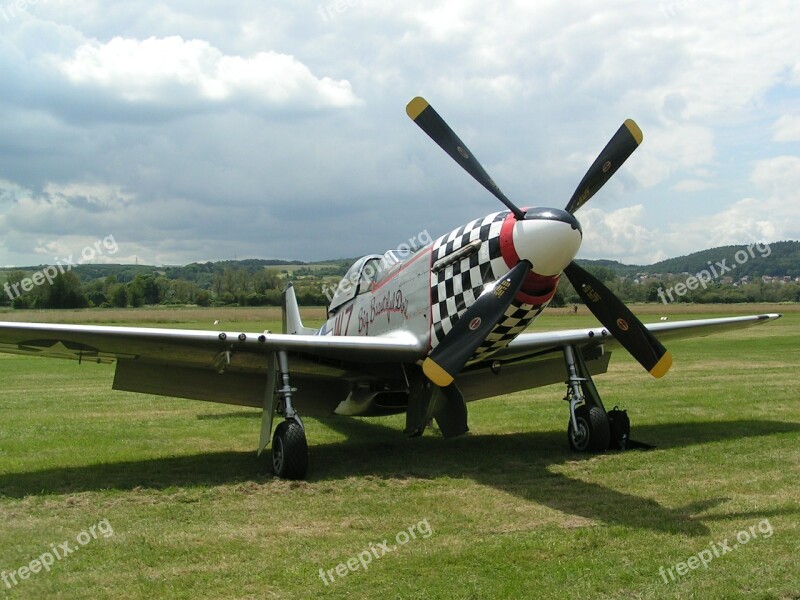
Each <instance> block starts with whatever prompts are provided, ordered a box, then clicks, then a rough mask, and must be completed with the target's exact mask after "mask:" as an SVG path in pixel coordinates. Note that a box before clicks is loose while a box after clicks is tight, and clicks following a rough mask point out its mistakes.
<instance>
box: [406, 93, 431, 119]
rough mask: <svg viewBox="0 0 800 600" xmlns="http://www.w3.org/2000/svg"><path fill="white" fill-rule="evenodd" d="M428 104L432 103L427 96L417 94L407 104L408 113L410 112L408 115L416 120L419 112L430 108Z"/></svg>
mask: <svg viewBox="0 0 800 600" xmlns="http://www.w3.org/2000/svg"><path fill="white" fill-rule="evenodd" d="M428 106H430V105H429V104H428V101H427V100H425V98H423V97H421V96H417V97H416V98H414V99H413V100H412V101H411V102H409V103H408V104H406V113H408V116H409V117H411V119H412V120H413V121H416V120H417V117H418V116H419V114H420V113H421V112H422V111H423V110H425V109H426V108H428Z"/></svg>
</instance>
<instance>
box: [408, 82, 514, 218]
mask: <svg viewBox="0 0 800 600" xmlns="http://www.w3.org/2000/svg"><path fill="white" fill-rule="evenodd" d="M406 112H407V113H408V116H409V117H411V120H412V121H414V122H415V123H416V124H417V125H419V127H420V129H422V131H424V132H425V133H427V134H428V135H429V136H430V138H431V139H432V140H433V141H434V142H436V143H437V144H438V145H439V147H440V148H441V149H442V150H444V151H445V152H447V154H449V155H450V157H451V158H452V159H453V160H454V161H456V162H457V163H458V164H459V165H461V167H462V168H463V169H464V170H465V171H466V172H467V173H469V174H470V175H472V176H473V177H474V178H475V180H476V181H477V182H478V183H480V184H481V185H482V186H483V187H485V188H486V189H487V190H489V191H490V192H491V193H492V194H494V196H495V197H496V198H497V199H498V200H500V202H502V203H503V204H505V205H506V206H507V207H508V208H509V210H510V211H511V212H512V213H514V216H515V217H517V218H518V219H523V218H524V217H525V213H524V212H522V210H521V209H520V208H519V207H518V206H517V205H516V204H514V203H513V202H511V200H509V199H508V198H506V196H505V194H504V193H503V192H501V191H500V188H499V187H497V184H496V183H495V182H494V181H492V178H491V177H489V174H488V173H487V172H486V171H485V170H484V168H483V166H481V163H479V162H478V159H477V158H475V157H474V156H473V155H472V153H471V152H470V151H469V149H468V148H467V146H466V144H464V142H462V141H461V139H460V138H459V137H458V136H457V135H456V134H455V132H454V131H453V130H452V129H450V126H449V125H448V124H447V123H445V120H444V119H443V118H442V117H441V116H439V113H437V112H436V111H435V110H434V109H433V107H432V106H431V105H430V104H428V102H427V100H425V99H424V98H421V97H419V96H417V97H416V98H414V99H413V100H412V101H411V102H409V103H408V104H407V105H406Z"/></svg>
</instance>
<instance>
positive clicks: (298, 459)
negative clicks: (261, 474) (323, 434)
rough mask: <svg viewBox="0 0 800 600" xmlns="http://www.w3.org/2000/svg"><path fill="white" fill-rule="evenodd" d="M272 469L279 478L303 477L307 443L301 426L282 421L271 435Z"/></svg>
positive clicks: (306, 468) (295, 422)
mask: <svg viewBox="0 0 800 600" xmlns="http://www.w3.org/2000/svg"><path fill="white" fill-rule="evenodd" d="M272 469H273V470H274V471H275V475H277V476H278V477H280V478H281V479H303V478H304V477H305V476H306V471H307V470H308V444H307V443H306V433H305V431H304V430H303V427H302V426H301V425H300V423H298V422H297V421H295V420H287V421H283V422H282V423H281V424H280V425H278V427H277V428H276V429H275V434H274V435H273V437H272Z"/></svg>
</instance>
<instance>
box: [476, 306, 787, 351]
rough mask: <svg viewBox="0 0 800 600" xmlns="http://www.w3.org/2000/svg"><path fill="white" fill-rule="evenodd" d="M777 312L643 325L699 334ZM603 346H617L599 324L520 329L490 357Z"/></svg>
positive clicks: (666, 333) (662, 335)
mask: <svg viewBox="0 0 800 600" xmlns="http://www.w3.org/2000/svg"><path fill="white" fill-rule="evenodd" d="M780 317H781V315H779V314H777V313H769V314H763V315H748V316H744V317H722V318H715V319H693V320H689V321H674V322H669V321H663V322H659V323H649V324H647V325H645V327H647V329H649V330H650V331H652V332H653V333H654V334H655V336H656V337H657V338H658V339H659V340H660V341H661V342H668V341H670V340H677V339H683V338H692V337H702V336H706V335H711V334H714V333H721V332H724V331H729V330H732V329H740V328H742V327H750V326H753V325H760V324H763V323H767V322H769V321H773V320H775V319H778V318H780ZM601 344H602V345H603V346H606V347H608V348H615V347H617V346H619V342H617V341H616V340H615V339H614V338H613V337H612V336H611V335H610V334H609V333H608V331H607V330H606V329H605V328H604V327H602V326H600V327H593V328H588V329H563V330H558V331H542V332H536V333H522V334H520V335H518V336H517V337H516V338H515V339H514V340H512V341H511V343H509V344H508V346H506V347H505V348H503V349H502V350H499V351H498V352H497V353H495V354H493V355H492V357H491V358H493V359H508V358H512V357H519V356H527V355H531V354H538V353H541V352H545V351H548V350H560V349H561V348H563V347H564V346H567V345H575V346H579V347H584V346H599V345H601Z"/></svg>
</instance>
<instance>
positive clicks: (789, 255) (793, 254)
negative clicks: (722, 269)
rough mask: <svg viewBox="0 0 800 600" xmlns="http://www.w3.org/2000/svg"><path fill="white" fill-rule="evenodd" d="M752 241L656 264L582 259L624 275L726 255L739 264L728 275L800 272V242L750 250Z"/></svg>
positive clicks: (704, 263) (688, 268)
mask: <svg viewBox="0 0 800 600" xmlns="http://www.w3.org/2000/svg"><path fill="white" fill-rule="evenodd" d="M749 249H750V245H748V244H743V245H741V246H719V247H717V248H710V249H708V250H701V251H700V252H693V253H692V254H687V255H686V256H679V257H677V258H668V259H667V260H662V261H659V262H657V263H653V264H652V265H626V264H623V263H621V262H618V261H615V260H583V259H578V261H577V262H578V263H579V264H580V265H582V266H584V267H586V266H594V267H605V268H608V269H611V270H612V271H614V273H616V274H617V275H618V276H620V277H626V276H633V275H636V274H637V273H660V274H666V273H673V274H676V275H677V274H681V273H689V274H694V273H699V272H700V271H702V270H703V269H708V267H709V263H711V265H716V263H718V262H721V261H722V260H723V259H725V260H726V266H733V265H736V269H735V272H728V273H727V275H729V276H735V277H736V278H741V277H744V276H745V275H748V276H750V277H751V278H752V277H761V276H763V275H771V276H780V277H783V276H784V275H791V276H792V277H798V276H800V242H797V241H787V242H775V243H772V244H769V245H768V246H767V245H764V246H761V245H754V246H752V252H750V250H749ZM737 252H740V253H741V252H744V253H745V254H744V255H743V254H739V258H740V259H742V257H743V256H745V255H746V256H747V260H744V261H737V260H736V256H737Z"/></svg>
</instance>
